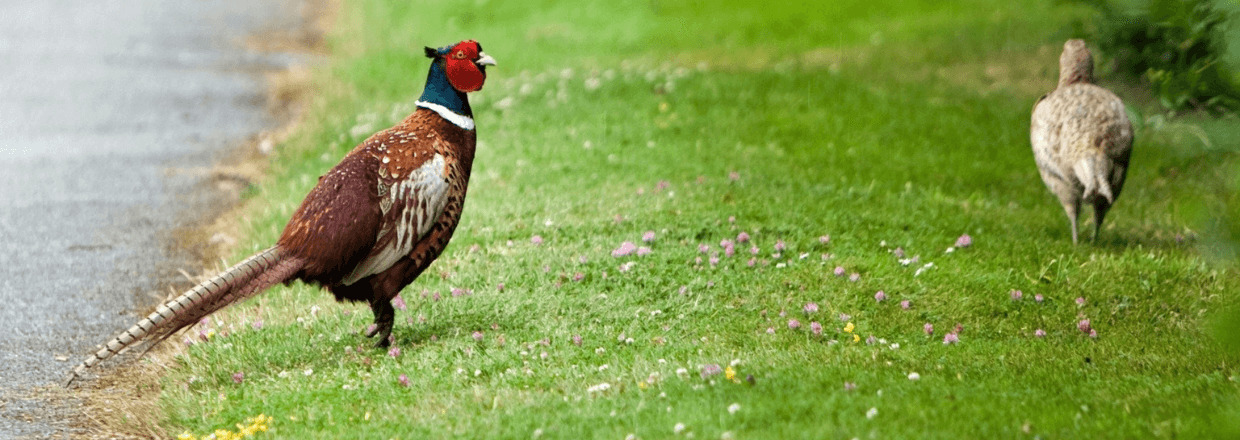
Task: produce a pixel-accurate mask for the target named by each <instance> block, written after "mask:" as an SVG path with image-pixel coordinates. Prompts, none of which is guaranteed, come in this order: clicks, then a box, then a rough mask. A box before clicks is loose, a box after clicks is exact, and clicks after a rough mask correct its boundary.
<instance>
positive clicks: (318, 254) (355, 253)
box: [278, 150, 381, 279]
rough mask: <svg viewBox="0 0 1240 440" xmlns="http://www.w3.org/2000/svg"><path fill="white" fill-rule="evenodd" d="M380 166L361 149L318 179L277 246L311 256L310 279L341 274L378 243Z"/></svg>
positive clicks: (306, 270) (308, 262)
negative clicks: (376, 183) (377, 184)
mask: <svg viewBox="0 0 1240 440" xmlns="http://www.w3.org/2000/svg"><path fill="white" fill-rule="evenodd" d="M377 164H378V160H377V159H376V158H375V157H374V156H372V155H369V154H359V152H358V151H356V150H355V151H354V152H352V153H350V154H349V155H347V156H345V157H344V159H342V160H341V161H340V163H339V164H337V165H336V166H335V167H333V168H332V169H331V171H328V172H327V174H325V175H323V176H322V177H319V183H318V185H315V187H314V189H312V190H311V191H310V194H309V195H307V196H306V199H305V200H304V201H302V203H301V206H300V207H298V208H297V211H296V212H295V213H294V214H293V216H292V217H291V218H290V219H289V223H288V225H287V226H285V227H284V233H283V234H282V235H281V236H280V240H279V242H278V246H280V247H281V248H282V249H285V250H287V251H289V252H290V254H291V255H298V256H300V257H302V258H304V259H305V260H306V266H305V267H304V268H303V272H304V274H305V275H306V276H307V278H310V279H314V278H319V277H327V278H333V277H338V276H339V275H338V274H339V273H341V272H343V271H346V270H348V269H349V268H351V267H353V265H355V264H357V262H358V261H360V260H361V259H362V258H363V257H365V256H366V254H367V253H368V252H369V251H370V250H371V249H372V248H373V247H374V243H375V234H376V232H377V231H378V230H379V223H380V219H381V213H380V209H379V204H378V198H377V197H376V195H375V190H374V188H375V179H376V178H377V177H378V172H377V168H378V165H377ZM333 274H337V275H334V276H333Z"/></svg>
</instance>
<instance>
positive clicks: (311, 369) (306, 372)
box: [301, 368, 314, 376]
mask: <svg viewBox="0 0 1240 440" xmlns="http://www.w3.org/2000/svg"><path fill="white" fill-rule="evenodd" d="M301 374H304V375H306V376H309V375H311V374H314V369H313V368H307V369H306V371H302V372H301Z"/></svg>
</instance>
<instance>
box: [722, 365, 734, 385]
mask: <svg viewBox="0 0 1240 440" xmlns="http://www.w3.org/2000/svg"><path fill="white" fill-rule="evenodd" d="M723 377H726V378H728V380H730V381H733V382H736V370H734V369H732V366H731V365H729V366H728V368H727V369H725V370H723Z"/></svg>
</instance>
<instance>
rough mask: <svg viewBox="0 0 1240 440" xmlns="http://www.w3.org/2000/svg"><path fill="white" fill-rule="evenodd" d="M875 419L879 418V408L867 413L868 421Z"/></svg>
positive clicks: (871, 409)
mask: <svg viewBox="0 0 1240 440" xmlns="http://www.w3.org/2000/svg"><path fill="white" fill-rule="evenodd" d="M875 417H878V408H870V410H869V411H866V412H865V418H866V419H873V418H875Z"/></svg>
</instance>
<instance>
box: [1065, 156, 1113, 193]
mask: <svg viewBox="0 0 1240 440" xmlns="http://www.w3.org/2000/svg"><path fill="white" fill-rule="evenodd" d="M1113 166H1114V164H1113V163H1112V161H1111V159H1110V158H1108V157H1107V156H1106V154H1105V153H1103V152H1102V151H1097V152H1091V153H1090V154H1088V155H1086V156H1085V157H1084V158H1082V159H1080V160H1078V161H1077V162H1076V163H1075V164H1073V170H1072V171H1073V172H1075V173H1076V178H1077V179H1078V180H1080V182H1081V186H1083V187H1084V188H1083V191H1082V192H1081V193H1082V194H1081V195H1082V198H1083V199H1085V200H1096V199H1097V198H1099V197H1100V198H1102V199H1103V200H1106V202H1107V205H1110V204H1112V203H1115V192H1114V191H1112V188H1111V174H1112V173H1111V168H1112V167H1113Z"/></svg>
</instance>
